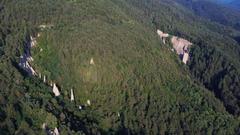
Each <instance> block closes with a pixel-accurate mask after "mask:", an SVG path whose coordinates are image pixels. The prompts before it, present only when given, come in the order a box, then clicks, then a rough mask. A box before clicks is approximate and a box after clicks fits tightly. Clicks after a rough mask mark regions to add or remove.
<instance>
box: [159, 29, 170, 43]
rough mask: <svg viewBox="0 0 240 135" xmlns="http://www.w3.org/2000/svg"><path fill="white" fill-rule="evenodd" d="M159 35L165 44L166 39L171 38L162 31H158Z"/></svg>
mask: <svg viewBox="0 0 240 135" xmlns="http://www.w3.org/2000/svg"><path fill="white" fill-rule="evenodd" d="M157 34H158V35H159V37H160V38H161V39H162V41H163V43H164V44H166V38H168V37H169V34H168V33H164V32H162V31H161V30H157Z"/></svg>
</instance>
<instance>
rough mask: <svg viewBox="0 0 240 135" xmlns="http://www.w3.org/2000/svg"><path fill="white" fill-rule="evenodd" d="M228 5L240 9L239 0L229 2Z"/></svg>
mask: <svg viewBox="0 0 240 135" xmlns="http://www.w3.org/2000/svg"><path fill="white" fill-rule="evenodd" d="M228 5H230V6H231V7H233V8H236V9H239V10H240V1H239V0H234V1H232V2H230V3H229V4H228Z"/></svg>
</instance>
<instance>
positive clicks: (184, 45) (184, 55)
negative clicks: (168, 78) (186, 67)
mask: <svg viewBox="0 0 240 135" xmlns="http://www.w3.org/2000/svg"><path fill="white" fill-rule="evenodd" d="M171 43H172V45H173V48H174V49H175V51H176V53H177V54H178V55H179V56H180V58H181V59H182V61H183V63H185V64H187V61H188V59H189V49H190V47H191V46H192V43H191V42H189V41H187V40H185V39H183V38H179V37H176V36H173V37H172V39H171Z"/></svg>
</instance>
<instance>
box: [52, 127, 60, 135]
mask: <svg viewBox="0 0 240 135" xmlns="http://www.w3.org/2000/svg"><path fill="white" fill-rule="evenodd" d="M53 133H54V135H59V131H58V129H57V128H56V127H55V128H54V131H53Z"/></svg>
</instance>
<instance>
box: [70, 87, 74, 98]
mask: <svg viewBox="0 0 240 135" xmlns="http://www.w3.org/2000/svg"><path fill="white" fill-rule="evenodd" d="M71 101H74V94H73V89H71Z"/></svg>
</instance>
